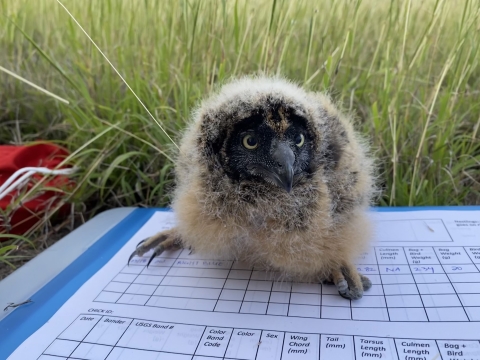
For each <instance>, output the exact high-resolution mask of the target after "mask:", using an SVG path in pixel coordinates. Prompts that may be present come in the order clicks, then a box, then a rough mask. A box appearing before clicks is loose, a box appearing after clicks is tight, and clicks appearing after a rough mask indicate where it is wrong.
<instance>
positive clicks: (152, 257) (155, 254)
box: [147, 251, 158, 269]
mask: <svg viewBox="0 0 480 360" xmlns="http://www.w3.org/2000/svg"><path fill="white" fill-rule="evenodd" d="M157 255H158V254H157V252H156V251H154V252H153V254H152V256H150V259H149V260H148V263H147V269H148V265H150V263H151V262H152V261H153V259H155V256H157Z"/></svg>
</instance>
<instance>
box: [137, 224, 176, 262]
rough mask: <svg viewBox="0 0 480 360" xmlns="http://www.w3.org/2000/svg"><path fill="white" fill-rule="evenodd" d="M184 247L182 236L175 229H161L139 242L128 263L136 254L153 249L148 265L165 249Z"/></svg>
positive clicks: (140, 254)
mask: <svg viewBox="0 0 480 360" xmlns="http://www.w3.org/2000/svg"><path fill="white" fill-rule="evenodd" d="M182 247H183V244H182V238H181V237H180V235H178V233H177V231H176V230H175V229H170V230H166V231H161V232H159V233H157V234H155V235H153V236H151V237H149V238H147V239H145V240H142V241H140V242H139V243H138V245H137V248H136V249H135V251H134V252H133V253H132V254H131V255H130V257H129V258H128V264H130V260H132V258H133V257H134V256H142V255H143V254H145V253H146V252H147V251H149V250H151V249H153V254H152V256H151V257H150V259H149V260H148V263H147V267H148V265H150V263H151V262H152V260H153V259H154V258H155V257H156V256H159V255H161V254H162V253H163V252H164V251H165V250H178V249H181V248H182Z"/></svg>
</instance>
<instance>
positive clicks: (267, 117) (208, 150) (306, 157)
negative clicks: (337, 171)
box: [195, 77, 338, 192]
mask: <svg viewBox="0 0 480 360" xmlns="http://www.w3.org/2000/svg"><path fill="white" fill-rule="evenodd" d="M195 120H196V121H195V123H196V127H197V130H198V131H197V139H196V141H197V145H198V146H199V147H200V149H201V154H202V156H203V157H204V159H206V160H207V165H208V166H209V171H222V172H223V173H224V174H226V175H227V176H228V177H229V178H230V179H231V180H232V181H234V182H245V183H248V184H249V185H255V184H262V185H265V184H270V185H272V186H273V187H275V188H278V189H283V190H285V191H287V192H290V191H291V190H292V187H295V186H296V184H298V183H300V182H301V181H302V180H304V179H308V178H309V177H310V176H311V175H312V174H313V173H314V172H315V171H316V170H317V169H318V167H319V166H320V165H321V163H322V161H325V160H326V159H327V158H329V157H330V162H335V161H338V158H336V156H337V155H338V154H337V153H338V151H337V149H334V147H335V145H332V144H335V142H332V141H330V140H329V138H330V136H329V134H330V132H331V131H329V127H328V126H327V124H328V114H327V112H326V109H324V108H323V107H322V106H320V104H319V102H318V98H315V96H314V95H313V94H311V93H307V92H306V91H304V90H303V89H301V88H299V87H298V86H296V85H294V84H292V83H290V82H288V81H286V80H284V79H280V78H265V77H257V78H251V77H249V78H242V79H240V80H236V81H233V82H231V83H229V84H227V85H225V86H223V87H222V88H221V89H220V91H219V92H218V93H216V94H215V95H213V96H212V97H210V98H209V99H207V100H205V101H204V102H203V103H202V104H201V106H200V107H199V109H198V110H197V112H196V114H195ZM332 146H333V147H332Z"/></svg>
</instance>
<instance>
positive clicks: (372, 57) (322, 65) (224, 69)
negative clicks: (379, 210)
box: [0, 0, 480, 254]
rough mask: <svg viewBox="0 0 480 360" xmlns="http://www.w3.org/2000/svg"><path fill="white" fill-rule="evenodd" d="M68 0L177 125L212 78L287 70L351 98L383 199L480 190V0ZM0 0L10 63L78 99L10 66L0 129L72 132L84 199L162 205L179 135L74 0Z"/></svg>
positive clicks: (8, 136) (11, 133)
mask: <svg viewBox="0 0 480 360" xmlns="http://www.w3.org/2000/svg"><path fill="white" fill-rule="evenodd" d="M63 3H64V4H65V6H66V7H67V8H68V9H69V10H70V11H71V12H72V14H73V15H74V16H75V17H76V18H77V19H78V21H79V22H80V24H82V26H83V27H84V28H85V30H86V31H87V32H88V33H89V34H90V35H91V37H92V38H93V39H94V41H95V42H96V43H97V44H98V45H99V47H100V48H101V49H102V50H103V51H104V52H105V54H106V55H107V56H108V57H109V59H110V60H111V61H112V63H113V64H114V65H115V66H116V68H117V69H118V70H119V72H120V73H121V74H122V76H124V77H125V79H126V80H127V82H128V83H129V84H130V85H131V87H132V88H133V89H134V91H135V92H136V93H137V94H138V96H139V97H140V98H141V99H142V101H143V102H144V103H145V104H146V106H147V107H148V109H149V110H150V111H151V112H152V114H153V115H154V116H155V117H156V118H157V119H158V120H159V121H160V122H161V124H162V126H163V127H164V128H165V129H166V131H167V133H168V134H169V136H171V137H172V138H173V139H174V140H175V139H178V135H179V133H180V131H181V129H182V128H183V126H184V124H185V123H186V121H188V118H189V114H190V111H191V109H192V107H193V106H194V105H195V104H196V103H197V102H198V101H199V100H200V99H201V98H202V97H204V96H205V95H206V94H208V93H209V92H211V91H212V89H213V88H214V87H215V86H216V85H217V84H219V83H222V82H223V81H225V80H226V79H228V78H230V77H232V76H238V75H241V74H251V73H258V72H263V73H267V74H282V75H284V76H286V77H288V78H290V79H293V80H295V81H298V82H299V83H300V84H301V85H303V86H305V87H307V88H309V89H311V90H321V91H324V90H325V91H329V92H330V93H331V94H332V95H333V97H334V98H335V99H336V100H337V101H338V102H339V103H341V104H342V105H343V107H344V108H345V110H346V111H351V112H354V113H355V114H356V116H357V120H358V121H357V126H358V128H359V129H360V130H361V131H363V132H364V134H365V136H366V137H367V138H368V139H369V140H370V142H371V143H372V147H373V149H374V151H375V156H376V157H377V159H378V164H379V169H380V182H381V184H382V187H383V188H384V192H383V195H382V197H381V199H379V204H380V205H392V206H396V205H450V204H454V205H456V204H474V203H479V202H480V141H479V125H480V70H479V67H478V65H479V60H480V55H479V47H480V45H479V44H480V36H479V35H480V19H479V16H480V3H479V2H477V1H476V0H473V1H466V0H465V1H464V0H462V1H460V0H445V1H440V0H438V1H414V0H413V1H412V0H410V1H408V0H405V1H397V0H392V1H376V0H364V1H353V0H348V1H347V0H345V1H334V0H323V1H313V0H312V1H307V0H303V1H302V0H300V1H299V0H296V1H288V0H283V1H282V0H268V1H267V0H256V1H247V0H237V1H233V0H232V1H226V0H224V1H220V0H217V1H215V0H205V1H193V0H190V1H186V0H184V1H153V0H102V1H97V0H82V1H73V0H64V1H63ZM0 12H1V14H2V15H1V17H0V19H1V20H0V65H1V66H3V67H5V68H7V69H9V70H11V71H13V72H15V73H16V74H18V75H20V76H22V77H24V78H27V79H28V80H30V81H32V82H34V83H35V84H37V85H39V86H41V87H43V88H45V89H47V90H48V91H51V92H53V93H55V94H56V95H59V96H61V97H63V98H66V99H68V100H69V101H70V105H65V104H63V103H61V102H58V101H57V100H54V99H53V98H50V97H48V96H47V95H45V94H43V93H41V92H39V91H37V90H35V89H33V88H30V87H29V86H27V85H26V84H24V83H22V82H20V81H18V80H16V79H14V78H12V77H10V76H8V75H6V74H4V73H0V84H1V85H0V122H1V126H0V143H15V144H23V143H28V142H30V141H34V140H38V139H43V140H44V139H47V140H55V141H57V142H60V143H62V144H64V145H66V146H67V147H68V148H69V149H70V150H71V151H72V157H71V162H72V163H75V164H77V165H78V166H80V168H81V170H80V172H79V173H77V175H76V176H75V180H76V182H77V186H76V187H75V188H74V189H73V190H72V191H71V193H70V194H69V199H68V201H73V202H74V203H75V204H76V206H77V209H84V208H88V209H94V210H95V209H97V210H98V209H104V208H108V207H115V206H163V205H166V204H167V203H168V200H169V198H168V189H169V187H170V186H171V184H172V180H173V179H172V174H171V169H172V161H171V158H172V154H173V153H174V150H175V146H174V145H173V144H172V142H171V141H170V140H169V139H168V137H167V135H166V134H165V133H164V132H163V131H162V130H161V129H160V128H159V126H158V125H157V124H156V123H155V122H154V121H153V120H152V119H151V118H150V117H149V115H148V114H147V113H146V111H145V110H144V109H143V108H142V106H141V105H140V104H139V102H138V101H137V99H136V98H135V97H134V96H133V94H132V93H131V92H130V91H129V90H128V89H127V88H126V86H125V85H124V84H123V83H122V81H121V80H120V79H119V77H118V76H117V75H116V74H115V72H114V71H113V70H112V69H111V67H110V66H109V65H108V64H107V62H106V61H105V59H104V58H103V57H102V56H101V55H100V54H99V52H98V51H97V50H96V49H95V48H94V47H93V46H92V44H91V43H90V42H89V41H88V39H87V38H86V36H85V35H84V34H83V33H82V32H81V30H80V29H79V28H78V26H77V25H75V23H74V22H73V21H72V20H71V19H70V18H69V16H68V15H67V13H66V12H65V11H64V10H63V8H62V7H61V6H60V5H59V4H58V3H57V2H56V1H55V0H35V1H32V0H30V1H29V0H0ZM40 190H42V185H41V184H40V185H39V186H38V187H37V190H36V191H40ZM19 204H20V201H19V202H17V203H16V204H13V205H12V207H15V206H19ZM9 211H10V210H8V211H7V212H6V213H5V214H4V218H5V219H7V220H8V214H9ZM38 230H39V228H37V229H32V231H31V233H32V234H33V233H35V231H38ZM27 235H30V234H27ZM16 241H17V242H18V241H20V240H16ZM8 254H12V251H10V252H8Z"/></svg>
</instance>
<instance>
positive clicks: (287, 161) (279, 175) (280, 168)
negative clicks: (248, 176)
mask: <svg viewBox="0 0 480 360" xmlns="http://www.w3.org/2000/svg"><path fill="white" fill-rule="evenodd" d="M272 159H273V161H274V165H273V167H272V168H269V169H268V173H267V174H268V175H269V178H270V179H271V180H273V182H274V183H275V184H276V185H278V186H280V187H281V188H283V189H285V191H286V192H287V193H290V191H291V190H292V184H293V163H294V162H295V154H294V153H293V151H292V149H290V146H288V144H287V143H285V142H278V143H276V144H273V148H272Z"/></svg>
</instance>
